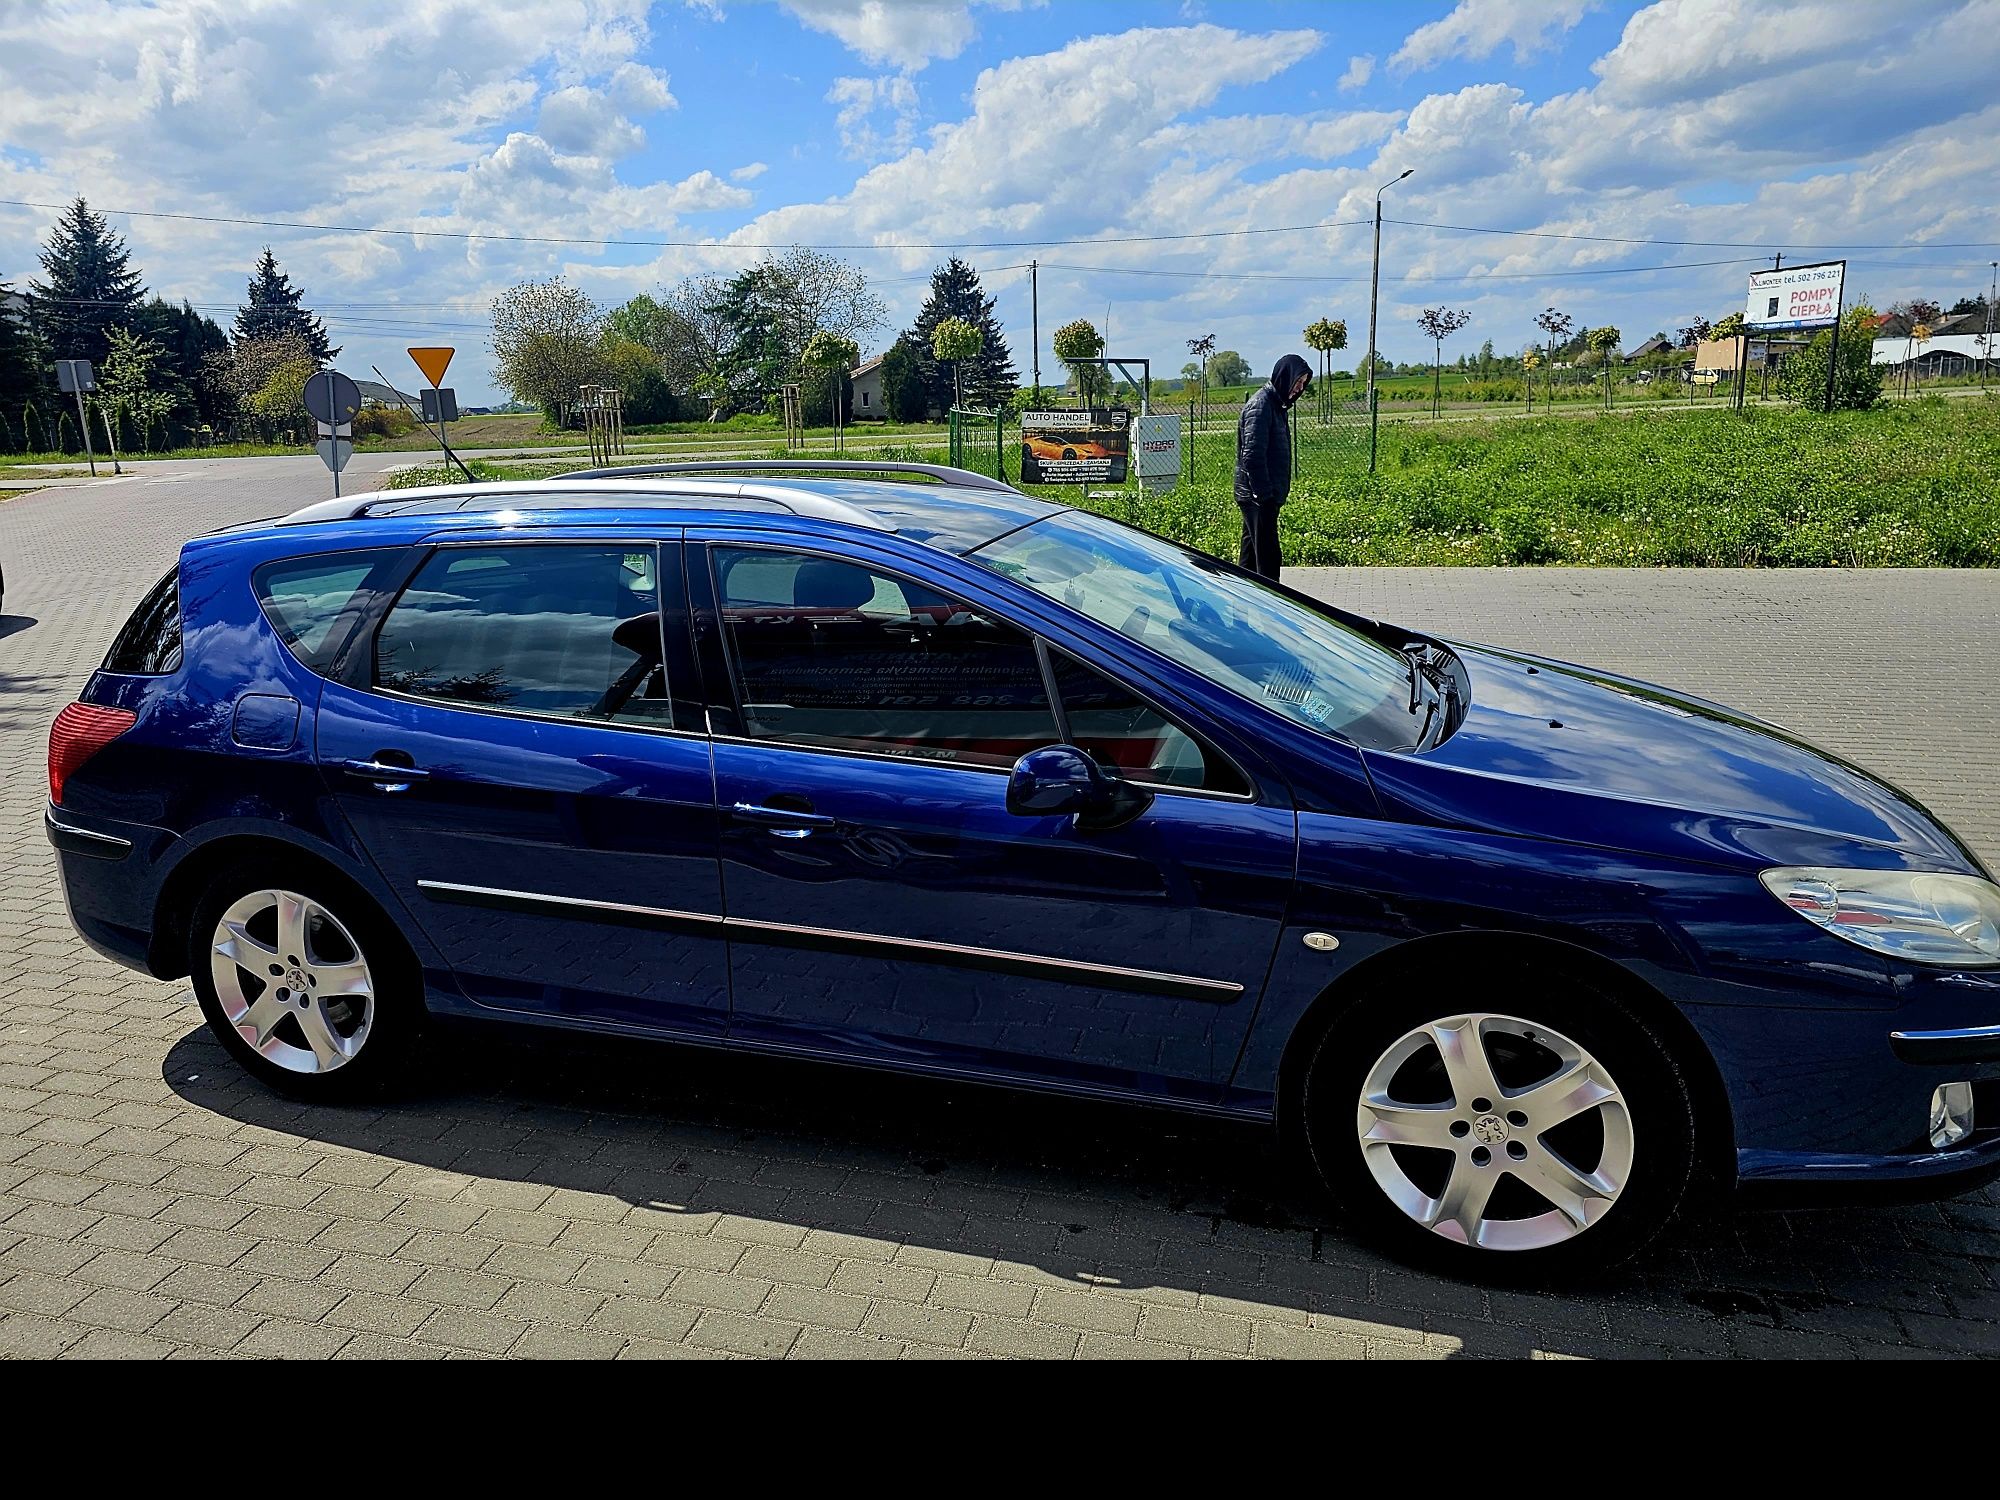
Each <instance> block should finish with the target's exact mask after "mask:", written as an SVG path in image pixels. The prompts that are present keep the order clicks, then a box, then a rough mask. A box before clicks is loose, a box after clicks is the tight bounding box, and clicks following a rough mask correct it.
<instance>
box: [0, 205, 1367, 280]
mask: <svg viewBox="0 0 2000 1500" xmlns="http://www.w3.org/2000/svg"><path fill="white" fill-rule="evenodd" d="M0 206H4V207H8V208H46V209H55V210H58V211H60V210H62V209H65V208H68V207H69V205H68V204H67V203H39V202H35V201H33V200H31V199H27V198H0ZM97 211H98V212H99V213H106V214H118V215H120V216H122V217H124V218H128V219H176V220H180V221H183V222H186V223H193V224H236V225H243V226H246V227H249V228H253V229H305V230H310V231H312V232H313V233H316V234H399V235H408V236H409V237H411V238H412V239H434V240H478V241H493V242H498V243H502V244H510V245H602V246H604V247H605V248H606V249H607V250H618V249H632V250H792V249H804V250H845V251H860V250H1038V249H1043V248H1045V247H1047V246H1050V245H1151V244H1163V243H1166V242H1169V241H1173V240H1226V239H1242V238H1245V237H1248V236H1252V235H1267V234H1299V233H1303V232H1305V231H1308V230H1315V229H1351V228H1354V227H1355V226H1356V225H1358V224H1360V223H1362V222H1363V221H1362V220H1359V219H1353V220H1349V221H1347V222H1346V223H1342V224H1327V223H1318V224H1273V225H1269V226H1266V227H1264V228H1261V229H1202V230H1193V231H1189V232H1187V233H1183V234H1126V235H1099V236H1095V237H1091V238H1083V239H1046V240H870V241H855V242H853V243H848V244H841V243H834V244H813V245H808V244H802V243H801V242H800V241H798V240H773V241H770V242H768V243H765V242H762V241H751V240H615V239H611V238H609V237H608V236H605V235H554V234H487V233H483V232H478V231H473V230H463V229H407V228H403V229H397V228H388V227H384V226H382V225H370V224H311V223H307V222H305V221H303V220H298V219H250V218H238V217H235V216H232V215H227V214H176V213H167V212H164V211H162V210H159V209H144V208H100V209H99V210H97ZM1366 222H1368V223H1373V222H1374V221H1373V220H1372V219H1371V220H1367V221H1366ZM1009 269H1016V268H1014V267H1010V268H1009Z"/></svg>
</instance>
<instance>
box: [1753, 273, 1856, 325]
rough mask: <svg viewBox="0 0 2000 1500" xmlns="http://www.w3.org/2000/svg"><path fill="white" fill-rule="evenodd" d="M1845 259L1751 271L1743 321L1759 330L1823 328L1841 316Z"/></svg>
mask: <svg viewBox="0 0 2000 1500" xmlns="http://www.w3.org/2000/svg"><path fill="white" fill-rule="evenodd" d="M1846 271H1847V262H1846V261H1844V260H1830V261H1825V262H1822V263H1821V264H1818V265H1811V266H1786V267H1785V268H1784V269H1783V270H1781V271H1753V272H1751V273H1750V298H1749V302H1748V304H1747V305H1746V306H1745V307H1744V310H1743V321H1744V322H1745V323H1746V324H1748V325H1749V326H1750V327H1751V328H1753V329H1755V330H1757V331H1758V332H1760V333H1771V332H1775V331H1777V330H1779V329H1786V328H1824V327H1825V326H1826V325H1827V324H1829V323H1835V322H1838V321H1839V320H1840V305H1841V280H1842V278H1843V276H1844V275H1845V274H1846Z"/></svg>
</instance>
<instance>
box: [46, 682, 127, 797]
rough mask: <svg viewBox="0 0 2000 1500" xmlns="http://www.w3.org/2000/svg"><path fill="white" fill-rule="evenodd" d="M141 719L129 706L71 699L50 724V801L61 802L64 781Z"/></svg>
mask: <svg viewBox="0 0 2000 1500" xmlns="http://www.w3.org/2000/svg"><path fill="white" fill-rule="evenodd" d="M138 722H139V716H138V715H137V714H135V713H133V712H132V710H131V709H129V708H102V707H99V706H98V705H97V704H95V703H72V704H70V705H69V707H67V708H65V709H64V710H63V711H62V712H61V713H59V714H57V715H56V721H55V723H53V724H51V725H50V726H49V801H51V802H53V803H55V805H56V806H57V807H61V806H62V794H63V783H64V782H65V781H67V780H69V778H70V777H71V776H72V775H73V774H75V772H76V771H77V770H78V768H80V767H81V766H82V765H83V763H84V762H85V761H87V760H89V759H90V757H91V756H93V755H95V754H97V752H98V751H100V750H102V749H103V748H104V747H105V746H106V745H108V744H110V743H111V742H112V741H113V740H115V739H117V738H118V736H119V735H121V734H123V733H124V732H125V731H126V730H128V729H130V728H131V727H132V726H133V725H134V724H136V723H138Z"/></svg>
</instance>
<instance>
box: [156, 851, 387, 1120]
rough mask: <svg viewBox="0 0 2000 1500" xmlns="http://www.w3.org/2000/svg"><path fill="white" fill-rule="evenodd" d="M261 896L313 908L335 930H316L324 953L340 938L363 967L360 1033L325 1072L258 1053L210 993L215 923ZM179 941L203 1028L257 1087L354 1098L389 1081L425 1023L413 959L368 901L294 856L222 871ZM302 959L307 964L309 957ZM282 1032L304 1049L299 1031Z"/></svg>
mask: <svg viewBox="0 0 2000 1500" xmlns="http://www.w3.org/2000/svg"><path fill="white" fill-rule="evenodd" d="M264 891H282V892H291V893H295V894H297V895H299V896H303V897H305V898H307V900H309V901H311V902H314V903H316V904H317V905H318V906H319V907H321V908H322V909H323V910H324V911H325V912H326V913H327V914H330V915H331V916H332V918H333V919H334V923H335V924H336V925H335V926H334V927H332V928H327V927H326V926H325V924H324V923H321V924H319V927H318V929H317V930H320V931H324V932H325V933H326V942H327V944H328V945H329V947H331V948H332V949H333V950H334V951H335V952H337V953H338V952H343V951H344V944H343V941H342V940H343V939H346V940H351V945H352V947H353V948H354V949H355V950H356V952H357V953H358V955H359V957H360V958H361V959H362V960H363V961H365V962H366V964H367V966H368V971H369V975H370V978H371V979H372V981H373V984H372V991H373V993H372V996H371V1001H372V1006H371V1009H370V1012H369V1015H368V1024H367V1027H366V1031H365V1035H364V1037H363V1040H362V1041H361V1042H360V1044H359V1045H358V1047H357V1048H356V1050H355V1052H354V1054H353V1055H352V1056H351V1057H349V1058H348V1059H347V1060H346V1061H344V1062H341V1063H339V1064H338V1065H337V1066H335V1067H333V1068H332V1069H331V1070H330V1071H324V1072H298V1071H294V1070H293V1069H291V1068H287V1067H284V1066H280V1065H279V1064H278V1063H275V1062H273V1061H271V1060H270V1059H268V1058H266V1057H264V1056H262V1055H261V1054H260V1053H259V1052H258V1050H257V1049H256V1048H255V1047H253V1046H252V1045H251V1044H250V1043H249V1042H248V1041H247V1040H246V1039H245V1038H244V1037H243V1036H242V1035H241V1034H240V1033H239V1032H238V1030H237V1028H236V1026H234V1025H232V1024H231V1023H230V1020H229V1017H228V1014H227V1012H226V1011H225V1009H224V1003H223V997H222V995H221V994H220V993H219V992H218V990H217V985H216V977H215V974H214V972H213V966H212V959H211V955H212V949H213V946H214V940H215V939H214V935H215V933H216V932H217V930H218V926H219V924H220V922H221V919H222V917H223V916H224V915H225V914H226V913H228V912H229V911H230V909H231V908H232V907H234V906H236V905H237V903H238V902H240V901H244V900H246V899H248V898H251V897H253V896H254V895H256V894H257V893H259V892H264ZM187 937H188V973H189V976H190V979H191V980H192V982H193V984H194V992H195V996H196V998H197V999H198V1000H199V1001H200V1002H201V1011H202V1015H203V1017H204V1018H206V1020H207V1021H208V1025H209V1029H210V1030H211V1031H212V1032H214V1033H215V1036H216V1038H217V1039H218V1040H219V1041H220V1042H221V1043H222V1045H223V1047H224V1048H226V1049H227V1050H228V1052H229V1054H230V1056H232V1057H234V1058H235V1059H236V1060H237V1062H239V1063H241V1064H242V1065H243V1067H244V1069H245V1070H246V1071H247V1072H248V1073H250V1075H251V1076H252V1077H254V1078H256V1079H257V1080H258V1081H259V1082H260V1083H262V1084H264V1085H265V1086H266V1087H268V1088H271V1089H274V1090H276V1091H278V1092H279V1093H283V1094H286V1095H289V1096H291V1097H292V1098H296V1099H301V1100H309V1101H313V1102H334V1101H338V1100H346V1099H355V1098H364V1097H368V1096H372V1095H375V1094H378V1093H380V1092H381V1091H382V1090H383V1089H384V1088H386V1087H388V1086H389V1085H391V1084H392V1083H393V1082H394V1081H395V1079H396V1078H397V1076H398V1075H399V1074H400V1072H401V1071H402V1069H403V1068H404V1067H405V1066H406V1065H407V1064H408V1063H409V1061H410V1059H411V1058H412V1057H413V1055H414V1054H415V1052H416V1049H417V1046H418V1043H419V1042H420V1040H421V1038H422V1034H423V1023H424V1018H425V1010H424V1004H423V981H422V975H421V972H420V970H419V968H418V965H417V962H416V958H415V955H414V954H412V953H411V952H410V949H409V945H408V944H407V943H405V942H404V941H403V938H402V936H401V934H399V933H398V932H397V931H396V929H395V927H394V925H393V924H392V923H390V921H389V920H388V919H387V918H386V917H385V916H384V915H383V913H382V911H381V909H380V908H379V907H378V906H377V905H376V904H375V902H374V901H373V900H371V899H370V898H369V897H368V896H366V895H365V894H363V893H362V892H361V891H360V890H359V889H357V888H356V887H355V886H353V885H351V884H350V883H349V882H347V881H346V880H344V879H342V878H340V877H339V876H337V875H333V874H331V873H330V872H328V871H326V870H325V869H324V868H323V867H320V866H318V865H315V864H312V863H310V862H309V861H304V860H301V861H298V862H296V863H293V862H289V861H276V860H268V861H267V860H254V861H245V862H243V863H240V864H236V865H231V866H229V867H227V868H225V869H224V870H223V871H222V872H221V873H220V874H219V875H217V876H216V878H215V879H214V880H213V881H212V882H211V883H210V885H209V887H208V889H207V890H206V891H205V892H203V894H202V896H201V899H200V900H199V901H197V902H196V903H195V908H194V912H193V916H192V918H191V919H190V922H189V925H188V934H187ZM278 956H279V957H280V958H281V959H282V958H290V957H292V955H289V954H280V955H278ZM306 957H307V958H308V966H310V963H311V959H312V955H310V954H308V955H306ZM239 967H241V966H239ZM273 967H275V965H274V966H273ZM255 977H256V978H257V979H258V980H259V981H260V983H273V984H275V983H278V982H280V981H278V980H268V979H266V978H265V976H264V975H262V974H259V975H257V976H255ZM238 983H239V985H241V984H242V983H243V981H242V980H240V979H239V981H238ZM278 993H283V992H282V991H278ZM301 993H304V992H301ZM253 998H254V997H253ZM292 1024H293V1025H294V1026H296V1024H297V1023H296V1022H293V1023H292ZM288 1036H289V1038H290V1039H292V1040H295V1041H296V1042H297V1043H299V1044H300V1047H301V1050H304V1045H305V1037H304V1033H303V1032H299V1031H293V1032H290V1033H288Z"/></svg>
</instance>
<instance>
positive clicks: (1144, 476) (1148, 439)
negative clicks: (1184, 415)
mask: <svg viewBox="0 0 2000 1500" xmlns="http://www.w3.org/2000/svg"><path fill="white" fill-rule="evenodd" d="M1132 451H1133V453H1134V454H1135V455H1136V457H1137V459H1138V469H1139V488H1140V489H1141V490H1144V489H1145V488H1146V485H1147V481H1148V480H1150V481H1152V483H1153V484H1155V485H1158V486H1160V487H1161V488H1162V489H1169V490H1170V489H1172V488H1173V487H1174V486H1175V485H1176V484H1178V483H1180V477H1181V419H1180V414H1179V413H1178V412H1170V413H1165V414H1159V413H1155V414H1152V415H1146V416H1141V417H1138V418H1136V419H1135V420H1134V421H1133V423H1132Z"/></svg>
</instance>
